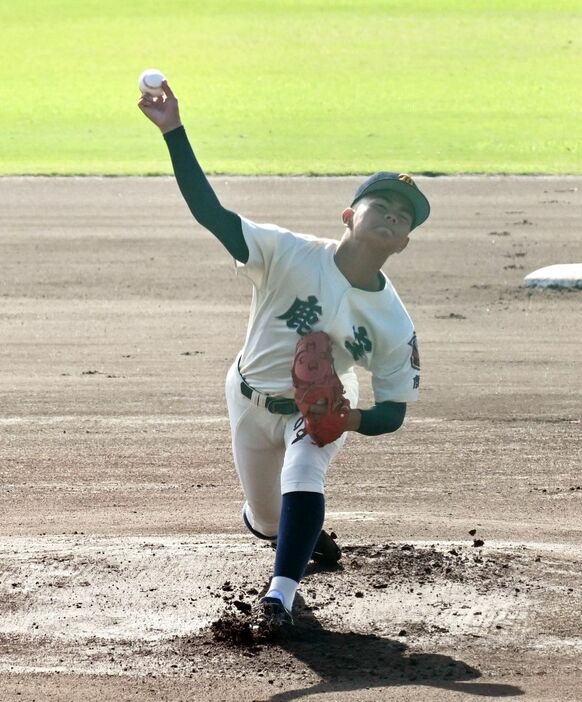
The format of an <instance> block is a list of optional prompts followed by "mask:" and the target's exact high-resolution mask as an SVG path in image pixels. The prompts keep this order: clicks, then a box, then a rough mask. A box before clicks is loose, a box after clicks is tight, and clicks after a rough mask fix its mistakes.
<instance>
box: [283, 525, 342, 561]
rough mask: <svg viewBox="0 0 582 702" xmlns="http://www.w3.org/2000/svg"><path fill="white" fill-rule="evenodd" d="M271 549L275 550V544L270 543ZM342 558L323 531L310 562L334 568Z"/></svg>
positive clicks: (334, 544)
mask: <svg viewBox="0 0 582 702" xmlns="http://www.w3.org/2000/svg"><path fill="white" fill-rule="evenodd" d="M271 548H272V549H273V550H275V551H276V550H277V542H276V541H271ZM341 557H342V550H341V548H340V547H339V546H338V545H337V544H336V542H335V541H334V540H333V539H332V538H331V536H330V535H329V534H328V533H327V531H325V530H324V529H322V530H321V534H320V535H319V537H318V539H317V543H316V544H315V548H314V549H313V553H312V554H311V560H312V561H315V562H316V563H319V565H322V566H328V567H331V566H335V565H337V562H338V561H339V559H340V558H341Z"/></svg>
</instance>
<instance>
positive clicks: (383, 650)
mask: <svg viewBox="0 0 582 702" xmlns="http://www.w3.org/2000/svg"><path fill="white" fill-rule="evenodd" d="M296 608H297V609H296V611H297V617H296V625H295V626H294V627H293V630H292V631H291V633H290V634H289V636H287V637H285V638H282V639H281V640H280V641H279V642H278V643H279V646H280V647H281V648H283V649H284V650H286V651H287V652H288V653H290V654H291V655H292V656H294V657H295V658H296V659H297V660H300V661H302V662H303V663H305V665H307V666H309V668H311V670H313V672H314V673H315V674H316V675H317V676H319V677H320V678H321V680H320V682H319V683H317V684H316V685H313V686H311V687H305V688H300V689H297V690H289V691H287V692H280V693H277V694H275V695H273V696H272V697H270V698H269V702H290V701H291V700H297V699H300V698H301V697H308V696H311V695H315V694H318V693H333V692H336V693H337V692H345V691H355V690H360V689H363V688H373V687H390V686H397V685H427V686H430V687H436V688H440V689H444V690H450V691H451V692H463V693H465V694H471V695H478V696H486V697H509V696H511V695H522V694H524V693H523V690H522V689H521V688H519V687H515V686H513V685H502V684H495V683H488V682H482V683H480V682H475V681H476V680H477V679H478V678H479V677H481V673H480V672H479V670H478V669H477V668H474V667H472V666H470V665H467V664H466V663H464V662H463V661H461V660H456V659H455V658H452V657H450V656H445V655H440V654H433V653H407V646H406V645H405V644H403V643H402V642H401V641H395V640H392V639H386V638H382V637H380V636H376V635H375V634H356V633H353V632H348V633H341V632H337V631H328V630H326V629H324V628H323V627H322V625H321V624H320V622H319V621H318V620H317V619H316V617H315V615H314V614H313V612H312V611H311V610H310V609H309V608H308V607H307V606H306V605H305V603H304V602H303V600H302V598H301V597H300V596H299V595H298V596H297V599H296Z"/></svg>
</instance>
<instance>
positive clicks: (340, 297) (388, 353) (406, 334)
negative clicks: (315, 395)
mask: <svg viewBox="0 0 582 702" xmlns="http://www.w3.org/2000/svg"><path fill="white" fill-rule="evenodd" d="M241 221H242V230H243V235H244V238H245V241H246V243H247V246H248V249H249V259H248V261H247V263H246V264H243V263H240V262H238V261H237V262H236V263H237V268H238V269H239V270H240V271H241V272H242V273H243V274H244V275H246V276H247V277H248V278H249V279H250V280H251V281H252V283H253V297H252V303H251V311H250V318H249V324H248V329H247V335H246V340H245V344H244V347H243V350H242V356H241V362H240V371H241V373H242V375H243V377H244V378H245V379H246V381H247V382H248V383H249V384H250V385H251V386H252V387H254V388H255V389H256V390H259V391H260V392H263V393H267V394H270V395H280V396H286V397H292V395H293V385H292V380H291V367H292V365H293V357H294V354H295V346H296V344H297V341H298V340H299V336H300V335H303V334H307V333H309V332H311V331H324V332H326V333H327V334H328V335H329V336H330V337H331V340H332V344H333V346H332V353H333V358H334V363H335V368H336V372H337V374H338V375H339V377H340V379H341V381H342V383H343V384H344V386H346V391H348V396H349V395H350V394H351V393H349V388H350V387H353V385H354V384H355V386H356V388H357V379H356V375H355V372H354V365H355V364H357V365H359V366H362V367H364V368H366V369H367V370H368V371H370V373H371V375H372V387H373V391H374V398H375V401H376V402H384V401H386V400H392V401H394V402H409V401H411V400H416V399H417V397H418V388H419V382H420V368H419V366H420V364H419V357H418V349H417V345H416V334H415V331H414V325H413V323H412V320H411V319H410V316H409V315H408V312H407V311H406V309H405V307H404V305H403V304H402V301H401V300H400V298H399V297H398V294H397V293H396V290H395V289H394V287H393V286H392V283H391V282H390V281H389V280H388V278H387V277H386V276H385V275H384V274H383V273H382V275H383V277H384V279H385V286H384V288H383V289H382V290H380V291H378V292H368V291H365V290H360V289H358V288H354V287H353V286H352V285H351V284H350V282H349V281H348V280H347V279H346V278H345V277H344V275H343V274H342V273H341V271H340V270H339V268H338V267H337V265H336V263H335V260H334V255H335V253H336V251H337V248H338V245H339V242H337V241H334V240H333V239H322V238H318V237H314V236H309V235H305V234H295V233H293V232H290V231H288V230H285V229H281V228H280V227H277V226H275V225H273V224H255V223H254V222H251V221H250V220H248V219H245V218H243V217H241Z"/></svg>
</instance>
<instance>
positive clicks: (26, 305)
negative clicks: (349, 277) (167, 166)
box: [0, 177, 582, 702]
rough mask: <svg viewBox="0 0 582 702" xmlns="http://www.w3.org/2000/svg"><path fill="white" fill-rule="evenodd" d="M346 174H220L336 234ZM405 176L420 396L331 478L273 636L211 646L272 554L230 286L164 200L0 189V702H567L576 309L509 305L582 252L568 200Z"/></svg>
mask: <svg viewBox="0 0 582 702" xmlns="http://www.w3.org/2000/svg"><path fill="white" fill-rule="evenodd" d="M358 182H359V179H356V178H317V179H309V178H291V179H288V178H287V179H285V178H275V179H268V178H253V179H245V178H216V179H213V184H214V185H215V187H216V189H217V192H218V193H219V195H220V196H221V199H222V200H223V202H224V204H225V205H226V206H228V207H229V208H231V209H233V210H235V211H238V212H240V213H241V214H244V215H246V216H248V217H250V218H251V219H255V220H257V221H272V222H275V223H277V224H280V225H281V226H288V227H290V228H292V229H294V230H296V231H302V232H307V233H314V234H318V235H321V236H331V237H339V236H340V235H341V221H340V213H341V211H342V209H343V207H344V206H345V204H346V202H349V200H350V195H351V194H352V192H353V191H354V189H355V187H356V185H357V183H358ZM419 182H420V183H421V188H423V190H425V191H426V193H427V195H428V196H429V198H430V199H431V201H432V204H433V215H432V217H431V219H430V220H429V222H428V223H427V224H426V225H425V226H424V227H422V228H420V229H419V230H417V231H415V232H414V233H413V235H412V237H411V244H410V246H409V247H408V249H407V251H406V252H405V253H403V254H402V255H400V256H397V257H394V258H393V259H390V260H389V261H388V263H387V265H386V266H385V270H386V272H387V274H388V276H389V277H390V278H391V280H392V281H393V282H394V284H395V286H396V288H397V289H398V291H399V293H400V295H401V297H402V298H403V300H404V303H405V304H406V306H407V308H408V309H409V311H410V313H411V315H412V317H413V319H414V321H415V324H416V327H417V332H418V336H419V341H420V353H421V361H422V393H421V400H420V401H419V402H418V403H416V404H414V405H411V406H410V407H409V412H408V416H407V420H406V425H405V427H404V428H403V429H402V430H400V431H399V432H397V433H396V434H394V435H387V436H382V437H377V438H366V437H362V436H360V435H356V434H354V435H351V436H350V437H349V440H348V443H347V445H346V447H345V449H344V450H343V452H342V453H341V454H340V456H339V457H338V459H337V460H336V462H335V463H334V464H333V465H332V468H331V470H330V473H329V477H328V491H327V517H326V525H327V526H328V527H329V528H330V529H333V530H334V531H335V532H336V533H337V534H338V540H339V543H340V544H341V545H342V547H343V548H344V557H343V559H342V565H341V567H340V568H339V569H337V570H335V571H324V570H321V569H319V568H317V567H315V566H311V567H310V570H309V572H308V575H307V577H306V579H305V581H304V582H303V584H302V587H301V590H300V598H299V602H298V606H297V611H296V622H297V625H296V628H295V631H294V632H293V633H292V634H291V635H290V636H289V637H288V638H285V639H282V640H280V641H277V642H274V643H270V644H259V645H256V644H255V643H253V642H252V641H251V642H249V641H246V643H245V642H243V645H233V643H232V642H231V641H229V640H226V641H225V640H217V639H216V637H215V636H213V634H212V631H211V629H210V625H211V623H212V622H213V621H216V620H219V619H220V620H221V621H225V620H224V617H226V616H227V615H228V614H229V613H231V614H232V615H233V616H236V617H237V618H238V619H237V621H239V622H244V617H245V610H246V609H247V605H249V604H252V603H253V602H254V601H255V600H256V596H257V591H258V590H260V589H261V587H262V586H263V584H264V583H265V581H266V579H267V578H268V576H269V572H270V567H271V564H272V560H273V554H272V551H271V550H270V548H268V547H266V546H264V545H261V544H260V543H257V542H256V541H253V540H252V538H251V537H250V536H249V535H248V534H247V533H245V531H244V529H243V527H242V523H241V520H240V505H241V497H242V496H241V492H240V489H239V487H238V482H237V478H236V475H235V472H234V468H233V466H232V460H231V453H230V436H229V429H228V422H227V418H226V407H225V402H224V399H223V379H224V376H225V374H226V371H227V369H228V367H229V365H230V363H231V361H232V359H233V357H234V356H235V354H236V352H237V351H238V349H239V348H240V346H241V344H242V342H243V340H244V334H245V328H246V320H247V312H248V305H249V300H250V286H249V284H248V283H247V281H246V280H245V279H244V278H242V277H236V276H235V274H234V267H233V265H232V262H231V260H230V259H229V257H228V255H227V254H226V252H225V251H224V250H223V249H222V247H221V246H220V244H219V243H218V242H217V241H215V240H214V238H213V237H212V236H211V235H210V234H208V233H207V232H205V231H203V230H202V229H201V228H200V227H199V226H198V225H196V224H195V223H194V222H193V220H192V219H191V217H190V215H189V213H188V211H187V209H186V207H185V205H184V204H183V202H182V200H181V198H180V196H179V194H178V192H177V188H176V186H175V183H174V182H173V180H172V179H169V178H152V179H137V178H135V179H124V178H107V179H99V178H95V179H93V178H91V179H89V178H87V179H61V178H55V179H42V178H39V179H34V178H20V179H17V178H5V179H1V180H0V196H1V199H2V202H3V208H2V212H1V213H0V226H1V230H2V236H1V239H0V253H1V257H2V259H1V260H2V270H3V275H2V280H1V281H0V294H1V300H2V307H1V309H0V333H1V338H2V344H1V345H0V354H1V358H2V367H1V373H0V394H1V398H2V413H1V416H0V436H1V441H0V480H1V484H0V510H1V514H2V520H1V521H0V699H1V700H33V699H34V700H37V701H38V702H40V701H44V700H75V701H76V700H110V699H111V700H112V699H115V700H210V701H214V700H237V701H240V702H242V701H243V700H273V701H277V702H283V701H287V700H294V699H299V698H302V697H307V698H309V699H313V700H324V699H326V700H370V701H371V700H380V699H381V700H418V699H421V698H422V699H423V700H427V701H428V700H430V701H432V700H449V699H465V698H466V699H470V698H472V697H475V698H479V699H497V698H500V697H502V698H505V699H517V698H518V697H521V698H522V699H527V700H579V699H582V664H581V656H582V635H581V633H580V616H581V612H582V551H581V548H580V542H581V537H582V476H581V474H580V464H581V459H582V424H581V418H582V409H581V404H582V403H581V397H582V357H581V354H580V348H581V347H582V324H581V321H580V319H581V311H582V291H557V290H544V291H541V290H526V289H524V288H522V287H521V280H522V278H523V276H524V275H525V274H526V273H528V272H530V271H532V270H535V269H536V268H539V267H542V266H545V265H550V264H552V263H568V262H580V260H582V251H581V246H580V241H581V233H582V232H581V229H580V222H581V221H582V179H581V178H579V177H578V178H566V177H564V178H546V177H543V178H542V177H539V178H525V177H523V178H521V177H513V178H501V177H495V178H478V177H463V178H452V177H447V178H435V179H426V178H425V179H419ZM361 379H362V405H366V404H367V403H370V402H371V400H372V396H371V390H370V386H369V382H368V378H367V377H366V376H365V375H362V376H361ZM473 531H474V533H469V532H473ZM236 603H238V604H236ZM221 618H222V619H221ZM222 638H224V637H222Z"/></svg>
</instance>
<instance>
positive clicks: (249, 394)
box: [240, 376, 297, 414]
mask: <svg viewBox="0 0 582 702" xmlns="http://www.w3.org/2000/svg"><path fill="white" fill-rule="evenodd" d="M240 391H241V392H242V394H243V395H244V396H245V397H246V398H248V399H249V400H251V402H253V403H254V404H255V405H257V406H258V407H264V408H265V409H267V410H269V412H271V413H272V414H295V412H297V405H296V404H295V400H292V399H291V398H289V397H273V396H272V395H265V394H264V393H262V392H259V391H258V390H255V389H254V388H252V387H251V386H250V385H249V384H248V383H247V381H246V380H245V379H244V378H243V377H242V376H241V384H240Z"/></svg>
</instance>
